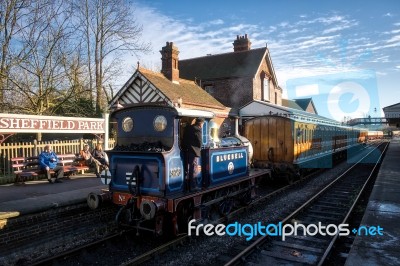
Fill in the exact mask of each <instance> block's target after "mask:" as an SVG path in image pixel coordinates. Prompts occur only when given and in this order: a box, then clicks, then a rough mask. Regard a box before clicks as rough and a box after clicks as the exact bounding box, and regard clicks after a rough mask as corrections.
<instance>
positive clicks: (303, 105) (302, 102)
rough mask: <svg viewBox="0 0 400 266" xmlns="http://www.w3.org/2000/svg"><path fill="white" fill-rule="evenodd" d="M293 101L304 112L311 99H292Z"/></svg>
mask: <svg viewBox="0 0 400 266" xmlns="http://www.w3.org/2000/svg"><path fill="white" fill-rule="evenodd" d="M294 101H295V102H296V103H297V104H298V105H299V106H300V107H301V108H302V109H303V110H306V109H307V107H308V105H309V104H310V102H311V101H312V99H311V98H304V99H294Z"/></svg>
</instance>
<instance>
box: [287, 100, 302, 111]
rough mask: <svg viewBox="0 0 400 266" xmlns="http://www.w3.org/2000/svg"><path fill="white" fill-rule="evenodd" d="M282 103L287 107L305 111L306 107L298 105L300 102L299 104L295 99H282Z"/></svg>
mask: <svg viewBox="0 0 400 266" xmlns="http://www.w3.org/2000/svg"><path fill="white" fill-rule="evenodd" d="M282 105H283V106H285V107H289V108H292V109H296V110H301V111H305V109H303V108H301V107H300V105H298V104H297V103H296V102H295V101H293V100H288V99H282Z"/></svg>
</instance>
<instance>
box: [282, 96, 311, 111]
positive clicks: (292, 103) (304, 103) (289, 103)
mask: <svg viewBox="0 0 400 266" xmlns="http://www.w3.org/2000/svg"><path fill="white" fill-rule="evenodd" d="M310 104H311V106H312V108H313V110H314V112H315V114H318V112H317V109H316V108H315V105H314V102H313V100H312V98H303V99H294V100H289V99H282V105H283V106H286V107H289V108H293V109H297V110H302V111H307V108H308V106H309V105H310Z"/></svg>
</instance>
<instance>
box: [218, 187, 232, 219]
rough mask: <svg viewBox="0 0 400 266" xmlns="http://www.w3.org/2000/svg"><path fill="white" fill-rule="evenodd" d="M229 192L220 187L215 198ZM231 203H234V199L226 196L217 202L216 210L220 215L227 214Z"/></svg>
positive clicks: (230, 208)
mask: <svg viewBox="0 0 400 266" xmlns="http://www.w3.org/2000/svg"><path fill="white" fill-rule="evenodd" d="M229 194H230V190H229V189H222V190H219V191H218V192H217V198H220V197H225V196H227V195H229ZM233 203H234V201H233V199H231V198H226V199H224V200H223V201H221V202H219V203H217V204H218V212H219V213H220V215H221V216H226V215H228V214H229V213H230V212H231V210H232V207H233Z"/></svg>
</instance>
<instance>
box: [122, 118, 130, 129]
mask: <svg viewBox="0 0 400 266" xmlns="http://www.w3.org/2000/svg"><path fill="white" fill-rule="evenodd" d="M132 129H133V120H132V118H130V117H129V116H127V117H125V118H124V119H123V120H122V130H123V131H125V132H130V131H132Z"/></svg>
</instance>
